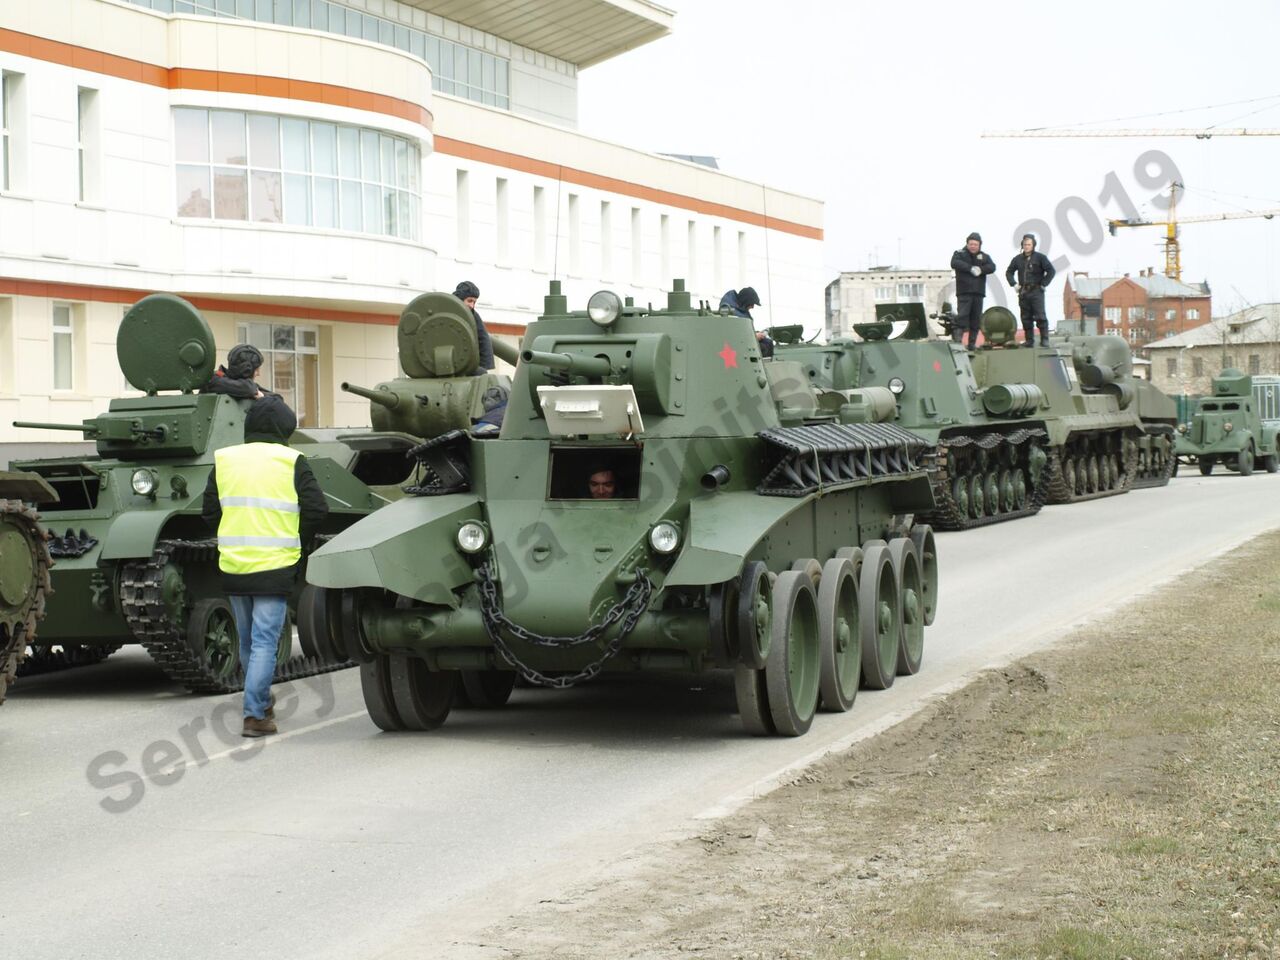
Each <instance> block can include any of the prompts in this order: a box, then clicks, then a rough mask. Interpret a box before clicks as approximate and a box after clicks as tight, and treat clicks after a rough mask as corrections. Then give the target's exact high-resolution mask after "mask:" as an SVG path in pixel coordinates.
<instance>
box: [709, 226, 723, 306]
mask: <svg viewBox="0 0 1280 960" xmlns="http://www.w3.org/2000/svg"><path fill="white" fill-rule="evenodd" d="M711 273H712V275H713V283H712V286H713V287H714V289H716V290H719V289H720V288H721V287H723V286H724V241H723V239H722V238H721V236H720V225H719V224H716V225H715V226H714V227H712V228H711Z"/></svg>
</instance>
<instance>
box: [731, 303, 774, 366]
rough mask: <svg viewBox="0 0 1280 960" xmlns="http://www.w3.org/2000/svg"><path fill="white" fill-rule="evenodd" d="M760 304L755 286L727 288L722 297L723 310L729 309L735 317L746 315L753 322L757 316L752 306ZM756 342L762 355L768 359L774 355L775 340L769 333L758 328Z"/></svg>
mask: <svg viewBox="0 0 1280 960" xmlns="http://www.w3.org/2000/svg"><path fill="white" fill-rule="evenodd" d="M758 306H760V294H758V293H756V288H755V287H743V288H742V289H741V290H726V291H725V294H724V296H723V297H721V298H720V309H721V310H728V311H730V312H731V313H732V314H733V315H734V316H735V317H745V318H746V319H747V320H750V321H751V322H752V323H754V322H755V317H753V316H751V308H752V307H758ZM756 344H757V345H758V346H759V347H760V356H762V357H764V358H765V359H766V360H767V359H769V358H770V357H772V356H773V341H772V340H771V339H770V338H769V335H768V334H766V333H764V332H762V331H760V330H757V331H756Z"/></svg>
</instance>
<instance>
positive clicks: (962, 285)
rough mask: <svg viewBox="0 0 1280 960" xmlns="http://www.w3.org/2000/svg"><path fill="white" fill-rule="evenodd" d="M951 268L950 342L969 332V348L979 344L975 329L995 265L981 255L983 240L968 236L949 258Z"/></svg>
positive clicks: (979, 237)
mask: <svg viewBox="0 0 1280 960" xmlns="http://www.w3.org/2000/svg"><path fill="white" fill-rule="evenodd" d="M951 269H952V270H954V271H955V272H956V320H955V326H954V327H952V328H951V339H952V340H955V341H956V342H957V343H959V342H960V341H961V340H962V339H963V338H964V334H965V331H966V330H967V331H968V332H969V344H968V346H969V349H970V350H973V349H974V348H975V347H977V345H978V329H979V327H980V326H981V325H982V300H983V298H984V297H986V295H987V276H988V274H992V273H995V272H996V265H995V264H994V263H992V262H991V258H990V257H988V256H987V255H986V254H985V253H983V252H982V237H981V236H979V235H978V234H977V233H976V232H975V233H971V234H969V236H968V238H967V239H966V240H965V243H964V246H963V247H961V248H960V249H959V250H957V251H956V252H955V253H953V254H952V255H951Z"/></svg>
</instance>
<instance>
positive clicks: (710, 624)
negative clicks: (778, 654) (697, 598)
mask: <svg viewBox="0 0 1280 960" xmlns="http://www.w3.org/2000/svg"><path fill="white" fill-rule="evenodd" d="M707 634H708V637H707V650H708V651H709V652H710V654H711V662H712V663H714V664H715V665H716V666H717V667H730V666H733V664H735V663H737V662H738V655H739V651H738V581H737V580H726V581H725V582H724V583H717V584H715V585H714V586H712V587H711V591H710V595H709V596H708V598H707Z"/></svg>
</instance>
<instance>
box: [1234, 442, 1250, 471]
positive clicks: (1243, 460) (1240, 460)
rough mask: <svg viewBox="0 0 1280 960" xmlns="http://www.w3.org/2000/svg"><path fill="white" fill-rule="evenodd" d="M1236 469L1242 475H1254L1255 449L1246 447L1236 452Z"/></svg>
mask: <svg viewBox="0 0 1280 960" xmlns="http://www.w3.org/2000/svg"><path fill="white" fill-rule="evenodd" d="M1236 469H1237V470H1239V471H1240V476H1242V477H1251V476H1253V450H1251V449H1249V448H1248V447H1246V448H1245V449H1244V450H1241V451H1240V452H1239V453H1238V454H1236Z"/></svg>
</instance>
